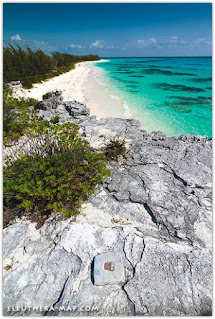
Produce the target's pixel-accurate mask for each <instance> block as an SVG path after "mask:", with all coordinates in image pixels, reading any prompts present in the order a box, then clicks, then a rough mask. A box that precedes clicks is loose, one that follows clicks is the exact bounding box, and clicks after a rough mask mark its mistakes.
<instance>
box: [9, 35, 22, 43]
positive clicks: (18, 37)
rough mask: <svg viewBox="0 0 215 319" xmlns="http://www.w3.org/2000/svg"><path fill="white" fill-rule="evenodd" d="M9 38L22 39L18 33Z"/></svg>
mask: <svg viewBox="0 0 215 319" xmlns="http://www.w3.org/2000/svg"><path fill="white" fill-rule="evenodd" d="M11 40H13V41H22V39H21V37H20V35H19V34H18V33H17V34H16V35H13V36H12V37H11Z"/></svg>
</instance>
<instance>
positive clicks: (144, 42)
mask: <svg viewBox="0 0 215 319" xmlns="http://www.w3.org/2000/svg"><path fill="white" fill-rule="evenodd" d="M137 44H138V45H139V46H141V47H147V46H150V45H155V44H157V40H156V39H155V38H150V39H146V40H137Z"/></svg>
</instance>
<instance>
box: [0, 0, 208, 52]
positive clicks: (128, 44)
mask: <svg viewBox="0 0 215 319" xmlns="http://www.w3.org/2000/svg"><path fill="white" fill-rule="evenodd" d="M3 19H4V20H3V35H4V39H3V44H4V46H7V45H8V43H11V44H12V45H16V44H18V45H20V46H21V47H26V46H27V45H29V46H30V47H32V48H33V49H38V48H40V49H42V50H43V51H44V52H46V53H47V54H49V53H50V52H53V51H60V52H66V53H71V54H78V55H82V54H98V55H99V56H100V57H132V56H133V57H144V56H145V57H150V56H211V55H212V5H211V4H210V3H5V4H4V5H3Z"/></svg>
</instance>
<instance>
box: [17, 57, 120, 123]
mask: <svg viewBox="0 0 215 319" xmlns="http://www.w3.org/2000/svg"><path fill="white" fill-rule="evenodd" d="M103 61H104V60H99V61H94V62H89V61H87V62H80V63H77V64H76V66H75V69H73V70H71V71H69V72H67V73H64V74H61V75H59V76H56V77H54V78H52V79H49V80H46V81H43V82H41V83H36V84H34V85H33V88H31V89H21V90H19V91H17V92H16V94H17V95H19V96H25V97H31V98H35V99H37V100H42V96H43V95H44V94H45V93H47V92H50V91H54V90H61V91H62V96H63V99H64V101H71V100H76V101H79V102H82V103H86V105H87V106H88V108H89V109H90V115H96V117H97V118H98V119H100V118H101V117H108V116H109V117H112V116H116V117H124V113H125V112H124V111H125V110H124V109H123V103H122V101H120V100H119V99H117V98H116V97H111V95H110V93H109V92H108V90H107V89H106V87H105V84H104V83H102V82H100V81H98V79H97V76H101V72H102V71H101V70H98V69H99V68H96V67H95V66H93V64H94V63H98V62H101V63H102V62H103ZM125 115H126V114H125Z"/></svg>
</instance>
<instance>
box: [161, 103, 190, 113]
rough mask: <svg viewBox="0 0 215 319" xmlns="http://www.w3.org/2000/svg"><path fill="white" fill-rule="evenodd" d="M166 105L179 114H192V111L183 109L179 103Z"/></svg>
mask: <svg viewBox="0 0 215 319" xmlns="http://www.w3.org/2000/svg"><path fill="white" fill-rule="evenodd" d="M164 105H165V106H168V107H170V108H171V109H173V110H174V111H176V112H179V113H190V112H192V110H188V109H187V108H185V107H182V106H183V105H181V104H178V103H174V102H173V103H172V102H165V103H164Z"/></svg>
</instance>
